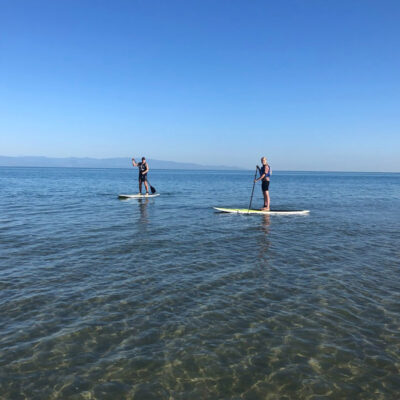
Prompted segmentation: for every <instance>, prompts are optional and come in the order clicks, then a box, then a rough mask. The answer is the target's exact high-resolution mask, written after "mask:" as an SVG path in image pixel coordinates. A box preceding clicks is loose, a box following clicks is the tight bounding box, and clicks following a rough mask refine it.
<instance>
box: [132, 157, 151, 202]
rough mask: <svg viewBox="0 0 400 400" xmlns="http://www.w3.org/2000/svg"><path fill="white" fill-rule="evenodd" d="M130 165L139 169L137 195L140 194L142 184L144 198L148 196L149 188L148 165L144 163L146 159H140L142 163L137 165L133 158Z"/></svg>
mask: <svg viewBox="0 0 400 400" xmlns="http://www.w3.org/2000/svg"><path fill="white" fill-rule="evenodd" d="M132 165H133V166H134V167H138V168H139V194H142V183H144V187H145V188H146V196H148V195H149V186H148V184H147V173H148V172H149V165H148V164H147V162H146V158H145V157H142V161H141V162H139V163H137V162H136V161H135V159H134V158H132Z"/></svg>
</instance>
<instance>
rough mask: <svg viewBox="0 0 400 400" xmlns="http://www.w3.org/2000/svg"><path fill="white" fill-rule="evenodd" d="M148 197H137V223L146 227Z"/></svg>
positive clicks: (147, 221) (147, 220)
mask: <svg viewBox="0 0 400 400" xmlns="http://www.w3.org/2000/svg"><path fill="white" fill-rule="evenodd" d="M149 200H150V199H148V198H147V199H146V198H144V199H139V201H138V204H139V211H140V213H139V223H140V225H142V226H143V228H145V227H146V225H147V224H148V223H149V216H148V213H147V206H148V204H149Z"/></svg>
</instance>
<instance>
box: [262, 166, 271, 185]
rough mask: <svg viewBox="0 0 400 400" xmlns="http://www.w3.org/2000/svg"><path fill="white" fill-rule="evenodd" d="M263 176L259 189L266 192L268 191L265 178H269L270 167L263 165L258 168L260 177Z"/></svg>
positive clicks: (267, 181)
mask: <svg viewBox="0 0 400 400" xmlns="http://www.w3.org/2000/svg"><path fill="white" fill-rule="evenodd" d="M264 174H265V176H264V178H263V179H262V181H261V182H262V183H261V189H262V191H263V192H267V191H268V190H269V180H268V179H267V178H269V177H270V176H271V167H270V166H269V165H265V166H264V165H263V166H262V167H261V168H260V176H263V175H264Z"/></svg>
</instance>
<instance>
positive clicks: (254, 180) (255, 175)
mask: <svg viewBox="0 0 400 400" xmlns="http://www.w3.org/2000/svg"><path fill="white" fill-rule="evenodd" d="M257 171H258V168H257V167H256V173H255V174H254V179H253V189H252V191H251V197H250V204H249V210H248V212H249V211H250V208H251V203H252V202H253V194H254V186H255V184H256V178H257Z"/></svg>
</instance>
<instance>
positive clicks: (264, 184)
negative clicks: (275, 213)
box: [254, 157, 271, 211]
mask: <svg viewBox="0 0 400 400" xmlns="http://www.w3.org/2000/svg"><path fill="white" fill-rule="evenodd" d="M261 163H262V167H261V168H259V171H260V177H259V178H258V179H255V180H254V182H257V181H261V190H262V192H263V195H264V208H262V209H261V210H263V211H269V204H270V201H269V177H270V176H271V167H270V166H269V165H268V163H267V159H266V158H265V157H262V158H261ZM257 168H258V166H257Z"/></svg>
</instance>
